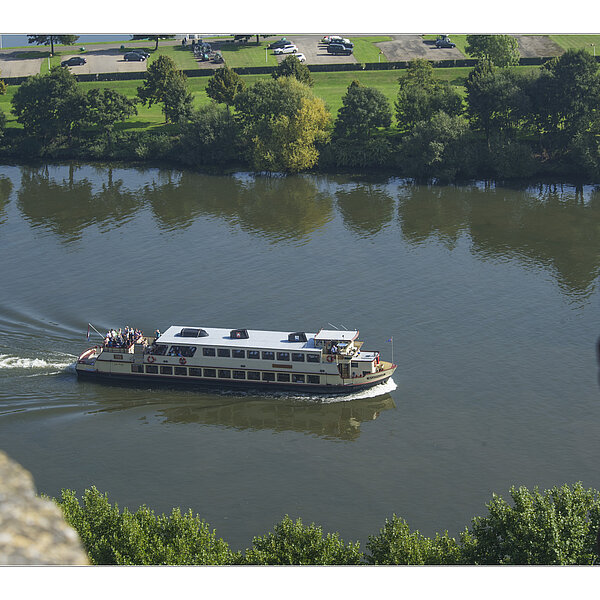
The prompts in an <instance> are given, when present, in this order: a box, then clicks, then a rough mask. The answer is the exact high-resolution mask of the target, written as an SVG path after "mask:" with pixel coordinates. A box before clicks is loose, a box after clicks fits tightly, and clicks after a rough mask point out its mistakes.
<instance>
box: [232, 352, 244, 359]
mask: <svg viewBox="0 0 600 600" xmlns="http://www.w3.org/2000/svg"><path fill="white" fill-rule="evenodd" d="M231 355H232V356H233V358H246V352H245V351H244V350H232V351H231Z"/></svg>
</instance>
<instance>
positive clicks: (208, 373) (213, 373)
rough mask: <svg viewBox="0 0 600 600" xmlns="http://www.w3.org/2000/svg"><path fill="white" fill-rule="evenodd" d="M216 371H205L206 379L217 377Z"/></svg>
mask: <svg viewBox="0 0 600 600" xmlns="http://www.w3.org/2000/svg"><path fill="white" fill-rule="evenodd" d="M216 376H217V371H216V369H204V377H216Z"/></svg>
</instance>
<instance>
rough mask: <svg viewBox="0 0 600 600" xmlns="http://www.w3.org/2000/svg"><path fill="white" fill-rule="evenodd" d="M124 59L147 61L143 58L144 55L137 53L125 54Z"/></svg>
mask: <svg viewBox="0 0 600 600" xmlns="http://www.w3.org/2000/svg"><path fill="white" fill-rule="evenodd" d="M123 58H124V59H125V60H139V61H142V60H146V57H145V56H143V55H142V54H138V53H137V52H125V54H124V56H123Z"/></svg>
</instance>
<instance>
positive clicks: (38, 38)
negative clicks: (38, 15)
mask: <svg viewBox="0 0 600 600" xmlns="http://www.w3.org/2000/svg"><path fill="white" fill-rule="evenodd" d="M78 39H79V36H78V35H55V34H53V35H28V36H27V43H28V44H37V45H38V46H48V45H49V46H50V55H51V56H54V44H62V45H63V46H72V45H73V44H74V43H75V42H76V41H77V40H78Z"/></svg>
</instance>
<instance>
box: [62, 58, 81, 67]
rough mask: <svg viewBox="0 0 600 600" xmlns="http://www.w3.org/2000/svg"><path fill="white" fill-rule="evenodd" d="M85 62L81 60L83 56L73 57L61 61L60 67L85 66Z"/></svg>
mask: <svg viewBox="0 0 600 600" xmlns="http://www.w3.org/2000/svg"><path fill="white" fill-rule="evenodd" d="M85 63H86V60H85V58H83V56H73V57H72V58H69V59H68V60H63V61H62V62H61V63H60V66H61V67H75V66H77V65H85Z"/></svg>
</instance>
